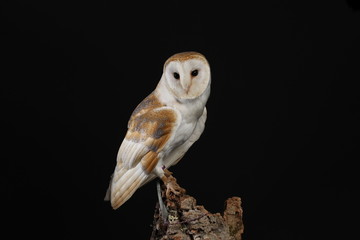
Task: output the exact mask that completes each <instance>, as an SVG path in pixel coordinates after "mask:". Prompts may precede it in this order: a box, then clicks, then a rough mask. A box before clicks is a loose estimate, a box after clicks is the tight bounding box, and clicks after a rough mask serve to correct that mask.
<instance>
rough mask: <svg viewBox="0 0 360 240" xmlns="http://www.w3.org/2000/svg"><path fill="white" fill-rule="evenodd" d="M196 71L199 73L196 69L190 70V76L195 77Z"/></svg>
mask: <svg viewBox="0 0 360 240" xmlns="http://www.w3.org/2000/svg"><path fill="white" fill-rule="evenodd" d="M198 73H199V71H198V70H197V69H195V70H193V71H192V72H191V76H194V77H196V76H197V75H198Z"/></svg>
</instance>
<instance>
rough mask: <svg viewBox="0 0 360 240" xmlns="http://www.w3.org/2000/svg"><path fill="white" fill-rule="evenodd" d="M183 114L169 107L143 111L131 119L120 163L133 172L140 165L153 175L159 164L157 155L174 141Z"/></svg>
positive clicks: (119, 156) (120, 154) (118, 156)
mask: <svg viewBox="0 0 360 240" xmlns="http://www.w3.org/2000/svg"><path fill="white" fill-rule="evenodd" d="M180 118H181V116H180V114H179V113H178V111H177V110H175V109H173V108H170V107H159V108H154V109H149V110H148V111H142V112H139V113H137V114H135V115H133V116H132V117H131V118H130V121H129V124H128V131H127V133H126V136H125V138H124V140H123V142H122V144H121V146H120V149H119V152H118V155H117V162H118V163H121V164H122V166H123V167H124V168H126V169H131V168H133V167H135V166H136V165H137V164H139V163H140V162H141V164H142V165H143V169H145V170H146V172H147V173H150V172H151V171H152V170H153V169H154V167H155V166H156V164H157V162H158V160H159V159H158V154H159V153H160V152H161V151H162V150H163V149H164V147H165V146H166V145H167V144H168V143H169V140H171V139H172V136H173V133H174V132H175V131H176V129H177V127H178V125H179V122H180Z"/></svg>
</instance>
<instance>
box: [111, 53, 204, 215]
mask: <svg viewBox="0 0 360 240" xmlns="http://www.w3.org/2000/svg"><path fill="white" fill-rule="evenodd" d="M210 82H211V74H210V66H209V64H208V62H207V60H206V58H205V57H204V56H203V55H202V54H200V53H196V52H183V53H178V54H175V55H173V56H171V57H170V58H169V59H168V60H167V61H166V62H165V64H164V71H163V74H162V77H161V79H160V81H159V83H158V85H157V87H156V89H155V90H154V91H153V92H152V93H151V94H150V95H149V96H148V97H146V98H145V99H144V100H143V101H142V102H141V103H140V104H139V105H138V106H137V108H136V109H135V110H134V112H133V113H132V115H131V117H130V120H129V124H128V131H127V133H126V136H125V138H124V140H123V142H122V144H121V146H120V148H119V152H118V156H117V165H116V168H115V171H114V174H113V178H112V180H111V182H110V186H109V190H108V193H107V197H108V198H109V200H111V205H112V207H113V208H114V209H116V208H118V207H120V206H121V205H122V204H124V203H125V202H126V201H127V200H128V199H129V198H130V197H131V196H132V195H133V194H134V193H135V191H136V190H137V189H138V188H139V187H141V186H142V185H144V184H146V183H148V182H149V181H151V180H152V179H153V178H154V177H159V178H160V179H162V180H163V181H164V183H165V184H167V177H166V176H165V174H164V167H166V168H169V167H171V166H173V165H175V164H176V163H177V162H178V161H179V160H180V159H181V158H182V157H183V156H184V154H185V153H186V152H187V150H188V149H189V148H190V147H191V145H192V144H193V143H194V142H195V141H197V140H198V139H199V137H200V136H201V134H202V132H203V130H204V127H205V121H206V117H207V114H206V107H205V104H206V102H207V100H208V98H209V95H210Z"/></svg>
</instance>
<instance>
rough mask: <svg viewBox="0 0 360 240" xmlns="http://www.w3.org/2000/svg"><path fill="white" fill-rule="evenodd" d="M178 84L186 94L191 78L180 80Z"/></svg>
mask: <svg viewBox="0 0 360 240" xmlns="http://www.w3.org/2000/svg"><path fill="white" fill-rule="evenodd" d="M180 84H181V87H182V88H183V89H184V90H185V92H186V93H188V92H189V90H190V86H191V78H181V79H180Z"/></svg>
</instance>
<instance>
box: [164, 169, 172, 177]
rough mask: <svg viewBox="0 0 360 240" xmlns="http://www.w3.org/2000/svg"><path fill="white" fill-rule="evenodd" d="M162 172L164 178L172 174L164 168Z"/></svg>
mask: <svg viewBox="0 0 360 240" xmlns="http://www.w3.org/2000/svg"><path fill="white" fill-rule="evenodd" d="M163 170H164V174H165V176H166V177H170V176H171V175H172V174H173V173H172V172H170V171H169V170H168V169H167V168H164V169H163Z"/></svg>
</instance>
